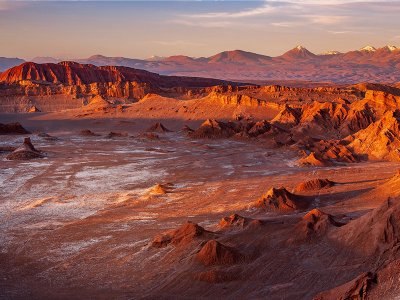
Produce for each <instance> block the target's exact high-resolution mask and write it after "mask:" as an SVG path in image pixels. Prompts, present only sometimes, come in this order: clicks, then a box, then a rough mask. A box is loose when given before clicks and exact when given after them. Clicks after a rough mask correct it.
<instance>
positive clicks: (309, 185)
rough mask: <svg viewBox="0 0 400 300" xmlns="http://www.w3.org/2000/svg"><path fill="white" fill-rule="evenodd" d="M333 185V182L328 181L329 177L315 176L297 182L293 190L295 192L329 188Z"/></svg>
mask: <svg viewBox="0 0 400 300" xmlns="http://www.w3.org/2000/svg"><path fill="white" fill-rule="evenodd" d="M334 185H335V182H333V181H330V180H329V179H320V178H316V179H311V180H308V181H305V182H302V183H300V184H298V185H297V186H296V188H295V191H297V192H308V191H317V190H321V189H324V188H330V187H332V186H334Z"/></svg>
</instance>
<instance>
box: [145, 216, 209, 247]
mask: <svg viewBox="0 0 400 300" xmlns="http://www.w3.org/2000/svg"><path fill="white" fill-rule="evenodd" d="M211 235H212V233H211V232H209V231H207V230H205V229H204V228H203V227H201V226H199V225H197V224H195V223H193V222H190V221H188V222H186V223H185V224H183V225H182V226H181V227H179V228H178V229H176V230H171V231H169V232H167V233H165V234H162V235H159V236H156V237H155V238H154V239H153V242H152V246H153V247H156V248H161V247H165V246H168V245H169V244H172V245H175V246H179V245H186V244H189V243H190V242H192V241H193V240H195V239H198V238H206V237H208V236H211Z"/></svg>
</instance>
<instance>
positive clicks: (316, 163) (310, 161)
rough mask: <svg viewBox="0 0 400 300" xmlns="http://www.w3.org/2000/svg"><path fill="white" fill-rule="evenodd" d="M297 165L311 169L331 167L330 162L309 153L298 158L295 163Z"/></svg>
mask: <svg viewBox="0 0 400 300" xmlns="http://www.w3.org/2000/svg"><path fill="white" fill-rule="evenodd" d="M297 163H298V164H299V165H300V166H312V167H326V166H331V165H332V162H330V161H329V160H325V159H323V158H321V157H319V156H317V154H315V153H314V152H311V153H310V154H309V155H306V156H304V157H302V158H300V159H299V160H298V161H297Z"/></svg>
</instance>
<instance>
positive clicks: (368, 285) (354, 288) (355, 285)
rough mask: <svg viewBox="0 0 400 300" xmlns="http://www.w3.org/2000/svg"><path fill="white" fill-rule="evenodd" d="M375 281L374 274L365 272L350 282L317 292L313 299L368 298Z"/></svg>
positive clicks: (360, 299)
mask: <svg viewBox="0 0 400 300" xmlns="http://www.w3.org/2000/svg"><path fill="white" fill-rule="evenodd" d="M376 283H377V282H376V275H375V274H373V273H371V272H366V273H363V274H361V275H360V276H358V277H357V278H355V279H353V280H352V281H350V282H347V283H345V284H343V285H341V286H338V287H336V288H333V289H331V290H329V291H326V292H322V293H320V294H318V295H317V296H315V297H314V300H347V299H355V300H364V299H369V293H370V291H371V289H372V288H373V287H374V286H375V285H376Z"/></svg>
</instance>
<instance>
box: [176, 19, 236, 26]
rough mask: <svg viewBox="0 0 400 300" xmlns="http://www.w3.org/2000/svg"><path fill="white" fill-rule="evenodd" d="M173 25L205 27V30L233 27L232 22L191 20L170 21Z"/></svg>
mask: <svg viewBox="0 0 400 300" xmlns="http://www.w3.org/2000/svg"><path fill="white" fill-rule="evenodd" d="M169 23H171V24H178V25H185V26H193V27H203V28H226V27H229V26H232V23H231V22H228V21H214V20H206V21H205V20H190V19H176V20H170V21H169Z"/></svg>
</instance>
